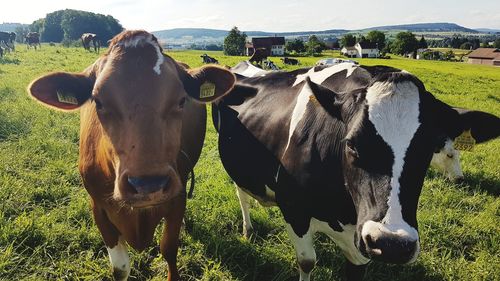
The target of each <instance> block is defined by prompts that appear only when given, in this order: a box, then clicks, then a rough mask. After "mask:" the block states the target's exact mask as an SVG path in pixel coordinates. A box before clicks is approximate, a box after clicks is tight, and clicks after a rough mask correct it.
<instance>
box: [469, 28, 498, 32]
mask: <svg viewBox="0 0 500 281" xmlns="http://www.w3.org/2000/svg"><path fill="white" fill-rule="evenodd" d="M474 30H477V31H479V32H484V33H498V32H500V29H492V28H474Z"/></svg>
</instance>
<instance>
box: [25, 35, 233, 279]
mask: <svg viewBox="0 0 500 281" xmlns="http://www.w3.org/2000/svg"><path fill="white" fill-rule="evenodd" d="M234 82H235V77H234V75H233V74H232V73H231V72H229V71H227V70H225V69H223V68H219V67H215V66H205V67H202V68H199V69H194V70H189V71H188V70H185V68H184V67H181V66H179V64H177V63H176V62H175V61H174V60H173V59H172V58H170V57H169V56H167V55H164V54H163V53H162V49H161V47H160V45H159V44H158V41H157V40H156V38H155V37H154V36H153V35H151V34H150V33H147V32H145V31H124V32H122V33H120V34H119V35H117V36H116V37H115V38H114V39H112V41H111V43H110V48H109V50H108V52H107V53H106V54H105V55H103V56H102V57H100V58H99V59H98V60H97V61H96V62H95V63H94V64H93V65H91V66H90V67H88V68H87V69H86V70H85V71H84V72H82V73H65V72H57V73H52V74H48V75H46V76H43V77H41V78H39V79H37V80H35V81H34V82H32V84H31V85H30V86H29V91H30V93H31V95H32V97H34V98H35V99H37V100H39V101H40V102H42V103H44V104H46V105H48V106H49V107H53V108H56V109H60V110H63V111H71V110H75V109H77V108H80V107H81V128H80V160H79V168H80V174H81V176H82V178H83V183H84V186H85V188H86V189H87V191H88V193H89V194H90V197H91V205H92V211H93V215H94V219H95V222H96V224H97V227H98V229H99V231H100V232H101V234H102V237H103V239H104V242H105V244H106V247H107V249H108V253H109V258H110V260H111V264H112V266H113V275H114V277H115V279H116V280H126V279H127V277H128V275H129V273H130V264H129V257H128V253H127V246H126V243H125V242H127V243H128V244H129V245H130V246H131V247H133V248H134V249H136V250H138V251H141V250H144V249H145V248H146V247H147V246H148V245H149V244H150V243H151V241H152V239H153V234H154V232H155V228H156V226H157V225H158V224H159V223H160V221H161V219H162V218H165V221H166V226H165V227H164V229H163V237H162V239H161V243H160V250H161V253H162V255H163V257H164V258H165V259H166V261H167V263H168V270H169V274H168V280H179V278H180V277H179V273H178V271H177V266H176V260H177V248H178V238H179V231H180V228H181V223H182V219H183V215H184V211H185V206H186V190H185V185H186V181H187V177H188V173H189V171H190V170H191V169H192V165H194V164H195V163H196V162H197V160H198V158H199V155H200V152H201V148H202V145H203V140H204V135H205V126H206V109H205V106H204V105H203V104H202V103H207V102H211V101H214V100H216V99H218V98H220V97H222V96H223V95H225V94H226V93H227V92H228V91H230V90H231V89H232V87H233V84H234Z"/></svg>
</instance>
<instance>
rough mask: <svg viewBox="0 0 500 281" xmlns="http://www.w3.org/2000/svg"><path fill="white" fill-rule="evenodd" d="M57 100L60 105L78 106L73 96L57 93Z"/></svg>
mask: <svg viewBox="0 0 500 281" xmlns="http://www.w3.org/2000/svg"><path fill="white" fill-rule="evenodd" d="M57 99H58V100H59V102H62V103H67V104H74V105H78V100H77V99H76V98H75V97H74V96H72V95H70V94H67V93H64V92H61V91H57Z"/></svg>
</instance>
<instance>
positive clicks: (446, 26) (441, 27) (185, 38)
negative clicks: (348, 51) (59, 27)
mask: <svg viewBox="0 0 500 281" xmlns="http://www.w3.org/2000/svg"><path fill="white" fill-rule="evenodd" d="M370 30H380V31H388V32H390V31H411V32H419V33H426V32H429V33H433V32H455V33H479V31H477V30H474V29H470V28H466V27H463V26H460V25H458V24H455V23H446V22H445V23H416V24H402V25H389V26H377V27H369V28H365V29H360V30H346V29H330V30H321V31H299V32H266V31H244V32H245V33H246V34H247V35H248V36H249V37H261V36H262V37H264V36H284V37H298V36H310V35H313V34H315V35H322V36H328V35H332V36H342V35H343V34H346V33H350V32H352V33H365V32H368V31H370ZM489 32H491V31H489ZM227 33H228V31H227V30H220V29H206V28H175V29H167V30H160V31H155V32H153V34H154V35H155V36H156V37H158V39H160V40H165V41H169V42H177V43H189V42H191V43H192V42H197V41H207V40H208V41H212V42H217V43H219V44H220V43H222V40H223V38H224V37H226V35H227Z"/></svg>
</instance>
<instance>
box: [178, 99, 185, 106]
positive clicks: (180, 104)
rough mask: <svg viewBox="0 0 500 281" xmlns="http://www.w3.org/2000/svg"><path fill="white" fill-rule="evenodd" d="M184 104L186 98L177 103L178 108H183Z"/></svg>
mask: <svg viewBox="0 0 500 281" xmlns="http://www.w3.org/2000/svg"><path fill="white" fill-rule="evenodd" d="M185 104H186V98H182V99H181V100H180V101H179V108H184V105H185Z"/></svg>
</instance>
